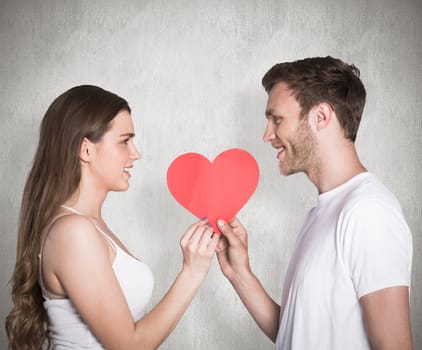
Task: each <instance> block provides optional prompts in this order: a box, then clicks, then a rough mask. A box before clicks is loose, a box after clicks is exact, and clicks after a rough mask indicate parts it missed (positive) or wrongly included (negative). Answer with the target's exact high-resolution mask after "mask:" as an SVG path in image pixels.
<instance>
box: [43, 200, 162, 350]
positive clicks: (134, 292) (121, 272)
mask: <svg viewBox="0 0 422 350" xmlns="http://www.w3.org/2000/svg"><path fill="white" fill-rule="evenodd" d="M62 207H63V208H65V209H67V210H69V211H71V212H73V213H75V214H78V215H82V214H81V213H79V212H78V211H76V210H75V209H73V208H70V207H66V206H62ZM60 217H61V216H60ZM60 217H56V218H55V219H54V220H53V221H52V223H54V222H55V221H56V220H57V219H58V218H60ZM52 223H51V224H50V225H49V227H51V225H52ZM93 224H94V225H95V227H96V228H97V230H98V231H99V232H100V233H101V234H102V235H104V237H105V238H106V239H107V240H108V241H109V242H110V244H111V245H112V246H113V247H114V250H115V251H116V256H115V259H114V262H113V270H114V273H115V274H116V277H117V280H118V282H119V284H120V287H121V289H122V291H123V294H124V296H125V298H126V301H127V303H128V305H129V309H130V312H131V314H132V317H133V319H134V320H135V322H136V321H138V320H139V319H141V318H142V317H143V316H144V315H145V313H146V306H147V304H148V302H149V300H150V299H151V294H152V290H153V286H154V278H153V275H152V272H151V270H150V269H149V267H148V266H147V265H146V264H145V263H143V262H142V261H140V260H138V259H136V258H134V257H133V256H131V255H129V254H127V253H126V252H125V251H124V250H122V249H121V248H120V247H119V246H118V245H117V244H116V243H115V242H114V241H113V240H112V239H111V238H110V237H109V236H108V235H107V234H106V233H105V232H104V231H102V230H101V229H100V228H99V227H98V226H97V225H96V224H95V222H93ZM48 229H49V228H48ZM46 236H47V234H46ZM43 245H44V243H43V244H42V246H41V251H40V254H39V258H40V264H39V265H40V277H39V280H40V286H41V290H42V293H43V296H44V299H45V301H44V308H45V309H46V311H47V315H48V321H49V322H48V331H49V338H50V340H51V344H52V346H53V349H54V350H65V349H104V348H103V346H102V345H101V344H100V343H99V341H98V340H97V339H96V338H95V336H94V335H93V334H92V332H91V330H90V329H89V328H88V326H87V325H86V324H85V323H84V321H83V320H82V319H81V317H80V315H79V313H78V311H77V310H76V309H75V307H74V306H73V304H72V302H71V300H70V299H50V298H49V297H48V294H49V293H48V291H47V290H46V289H45V287H44V283H43V281H42V274H41V258H42V249H43Z"/></svg>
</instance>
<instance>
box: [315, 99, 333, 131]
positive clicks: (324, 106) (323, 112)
mask: <svg viewBox="0 0 422 350" xmlns="http://www.w3.org/2000/svg"><path fill="white" fill-rule="evenodd" d="M333 117H334V110H333V108H332V107H331V106H330V104H328V103H327V102H321V103H319V104H317V105H316V106H315V107H314V123H315V127H316V130H317V131H321V130H323V129H325V128H326V127H327V126H328V125H330V123H331V121H332V119H333Z"/></svg>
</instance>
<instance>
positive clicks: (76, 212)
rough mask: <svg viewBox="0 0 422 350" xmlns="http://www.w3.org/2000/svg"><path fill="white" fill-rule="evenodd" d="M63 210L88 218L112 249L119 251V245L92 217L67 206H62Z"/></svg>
mask: <svg viewBox="0 0 422 350" xmlns="http://www.w3.org/2000/svg"><path fill="white" fill-rule="evenodd" d="M60 207H61V208H64V209H67V210H69V211H71V212H72V213H74V214H77V215H80V216H84V217H86V218H87V219H88V220H90V221H91V222H92V224H93V225H94V226H95V228H96V229H97V230H98V232H100V233H101V234H102V235H103V236H104V238H105V239H106V240H107V241H108V242H109V243H110V245H111V247H112V248H113V250H114V251H115V252H116V251H117V244H116V243H115V242H114V241H113V239H112V238H111V237H110V236H109V235H108V234H107V233H105V232H104V231H103V230H102V229H101V228H100V227H99V226H98V225H97V223H96V222H95V221H94V220H93V219H92V218H90V217H88V216H86V215H84V214H82V213H81V212H79V211H77V210H76V209H74V208H72V207H68V206H67V205H64V204H62V205H61V206H60Z"/></svg>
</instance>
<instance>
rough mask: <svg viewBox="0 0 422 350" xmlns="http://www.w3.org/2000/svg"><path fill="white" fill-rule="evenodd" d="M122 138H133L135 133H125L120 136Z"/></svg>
mask: <svg viewBox="0 0 422 350" xmlns="http://www.w3.org/2000/svg"><path fill="white" fill-rule="evenodd" d="M123 136H126V137H135V133H134V132H127V133H125V134H120V137H123Z"/></svg>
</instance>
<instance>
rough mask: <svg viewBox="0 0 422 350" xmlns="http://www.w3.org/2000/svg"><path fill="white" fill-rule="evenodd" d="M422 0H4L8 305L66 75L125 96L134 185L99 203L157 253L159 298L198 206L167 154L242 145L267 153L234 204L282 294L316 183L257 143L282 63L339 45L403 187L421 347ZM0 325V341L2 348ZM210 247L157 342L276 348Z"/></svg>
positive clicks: (255, 254)
mask: <svg viewBox="0 0 422 350" xmlns="http://www.w3.org/2000/svg"><path fill="white" fill-rule="evenodd" d="M421 41H422V6H421V1H419V0H415V1H410V0H407V1H397V0H396V1H394V0H389V1H382V0H379V1H375V0H356V1H353V2H352V1H347V0H325V1H323V0H318V1H306V0H302V1H298V0H274V1H264V0H259V1H245V0H238V1H113V2H111V1H102V0H101V1H53V0H44V1H33V0H27V1H13V0H10V1H4V0H3V1H1V3H0V50H1V51H0V78H1V85H0V106H1V115H0V139H1V141H0V142H1V146H2V147H1V148H0V162H1V168H0V178H1V184H0V186H1V187H0V191H1V192H0V193H1V200H0V210H1V219H0V235H1V236H0V242H1V245H0V320H2V321H3V320H4V318H5V316H6V314H7V313H8V311H9V310H10V308H11V298H10V285H8V281H9V279H10V276H11V273H12V270H13V266H14V260H15V245H16V221H17V214H18V208H19V203H20V197H21V193H22V189H23V185H24V181H25V177H26V175H27V172H28V169H29V167H30V163H31V159H32V157H33V154H34V151H35V147H36V144H37V137H38V126H39V123H40V120H41V118H42V116H43V114H44V112H45V110H46V108H47V107H48V105H49V104H50V103H51V101H52V100H53V99H54V98H55V97H56V96H57V95H58V94H60V93H62V92H63V91H65V90H67V89H68V88H70V87H72V86H74V85H79V84H83V83H89V84H96V85H100V86H102V87H104V88H107V89H110V90H112V91H114V92H117V93H118V94H121V95H122V96H124V97H125V98H127V99H128V100H129V102H130V104H131V106H132V108H133V117H134V121H135V124H136V125H135V126H136V131H137V133H138V140H139V144H140V148H141V150H142V154H143V159H142V161H141V162H138V164H137V166H136V167H135V170H134V174H133V175H134V176H133V177H132V180H131V189H130V191H129V192H127V193H123V194H122V193H119V194H112V195H110V198H109V199H108V200H107V202H106V208H105V216H106V218H107V220H108V222H109V224H110V226H111V227H112V228H113V229H114V230H115V231H116V232H117V233H118V234H119V235H120V237H121V238H122V240H123V241H124V242H125V243H126V244H127V245H128V246H129V247H130V249H131V250H132V251H133V252H134V253H135V254H136V255H138V256H139V257H141V258H142V259H143V260H145V261H146V262H148V264H149V265H150V266H151V268H152V269H153V271H154V274H155V279H156V287H155V292H154V297H153V300H152V303H151V305H154V304H155V303H156V302H157V301H158V300H159V299H160V298H161V297H162V296H163V294H164V293H165V291H166V290H167V288H168V287H169V286H170V284H171V282H172V281H173V279H174V278H175V276H176V275H177V273H178V271H179V269H180V266H181V253H180V249H179V247H178V241H179V237H180V235H181V233H182V232H183V230H184V229H185V227H186V226H188V225H189V224H190V223H191V222H192V221H193V220H194V218H193V217H192V216H191V215H190V214H189V213H187V212H186V211H185V210H184V209H182V208H181V207H180V206H179V205H178V204H177V203H176V202H175V201H174V200H173V198H172V197H171V196H170V194H169V192H168V190H167V188H166V181H165V176H166V170H167V167H168V165H169V164H170V163H171V161H172V160H173V159H174V158H175V157H176V156H178V155H180V154H181V153H184V152H188V151H194V152H199V153H202V154H204V155H206V156H207V157H209V158H211V159H212V158H214V157H215V156H216V155H217V154H218V153H220V152H221V151H223V150H225V149H227V148H233V147H241V148H244V149H246V150H248V151H249V152H251V153H252V154H253V155H254V156H255V158H256V159H257V161H258V163H259V165H260V168H261V178H260V183H259V186H258V188H257V191H256V193H255V195H254V196H253V198H252V199H251V200H250V202H249V203H248V204H247V206H246V207H244V208H243V210H242V211H241V212H240V214H239V217H240V218H241V220H243V222H244V223H245V225H246V227H247V228H248V229H249V234H250V256H251V261H252V266H253V269H254V271H255V272H256V274H257V275H258V276H259V277H260V278H261V280H262V282H263V284H264V285H265V286H266V288H267V289H268V291H269V293H270V294H271V295H272V296H273V297H274V298H275V299H276V300H278V299H279V298H280V295H281V288H282V281H283V276H284V273H285V270H286V266H287V262H288V260H289V256H290V253H291V247H292V244H293V242H294V240H295V237H296V234H297V231H298V229H299V226H300V224H301V222H302V220H303V219H304V216H305V213H306V212H307V210H309V209H310V208H311V206H313V204H314V203H315V195H316V191H315V190H314V188H313V187H312V186H311V185H310V184H309V183H308V181H307V179H306V178H305V177H304V176H303V175H296V176H292V177H289V178H284V177H281V176H280V175H279V173H278V167H277V163H276V159H275V151H274V149H272V148H270V147H269V146H268V145H267V144H264V143H263V142H262V134H263V130H264V125H265V119H264V107H265V102H266V95H265V93H264V91H263V89H262V88H261V86H260V79H261V77H262V75H263V74H264V73H265V72H266V70H267V69H268V68H269V67H271V66H272V65H273V64H274V63H276V62H280V61H285V60H292V59H298V58H303V57H306V56H317V55H318V56H325V55H327V54H329V55H333V56H338V57H341V58H343V59H344V60H346V61H348V62H353V63H355V64H356V65H357V66H358V67H359V68H360V69H361V73H362V79H363V81H364V83H365V84H366V87H367V91H368V102H367V106H366V109H365V112H364V118H363V121H362V125H361V129H360V132H359V135H358V140H357V147H358V149H359V151H360V154H361V158H362V160H363V162H364V163H365V165H366V166H367V167H368V169H370V170H371V171H372V172H374V173H375V174H377V175H378V176H379V177H380V179H381V180H382V181H384V183H385V184H386V185H387V186H388V187H389V188H390V189H391V190H392V191H393V192H395V193H396V195H397V196H398V198H399V199H400V201H401V203H402V205H403V210H404V213H405V216H406V218H407V220H408V222H409V225H410V227H411V229H412V231H413V237H414V265H413V285H412V291H411V307H412V323H413V330H414V339H415V348H416V349H422V334H421V332H420V330H421V329H422V275H421V271H422V261H421V251H422V230H421V226H422V220H421V216H422V215H421V199H420V198H421V197H422V196H421V195H422V191H421V188H420V186H421V176H420V174H421V171H422V168H421V164H422V159H421V155H420V150H421V148H422V147H421V146H422V142H421V139H422V133H421V116H420V113H421V110H422V103H421V100H422V99H421V90H422V73H421V72H422V71H421V67H422V46H421ZM3 329H4V327H3V326H2V327H1V329H0V348H2V349H5V348H6V339H5V332H4V330H3ZM271 348H272V344H271V343H270V342H269V341H268V340H267V339H266V338H265V336H264V335H263V334H262V333H261V332H260V331H259V329H258V328H257V327H256V326H255V324H254V322H253V321H252V319H251V318H250V317H249V315H248V314H247V312H246V311H245V310H244V308H243V306H242V304H241V302H240V301H239V299H238V298H237V296H236V295H235V294H234V292H233V291H232V289H231V286H230V285H229V283H228V282H227V281H226V280H225V279H224V278H223V277H222V275H221V274H220V272H219V268H218V266H217V263H216V262H214V263H213V266H212V268H211V271H210V274H209V276H208V279H207V281H206V283H205V284H204V285H203V286H202V288H201V290H200V293H199V294H198V296H197V298H196V299H195V301H194V303H193V305H192V306H191V308H190V309H189V310H188V312H187V313H186V315H185V316H184V318H183V319H182V321H181V323H180V324H179V325H178V327H177V329H176V330H175V332H174V333H173V334H172V335H171V336H170V337H169V338H168V340H167V341H166V342H165V343H164V345H163V346H162V349H204V350H206V349H221V350H223V349H227V350H232V349H239V350H240V349H271Z"/></svg>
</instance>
